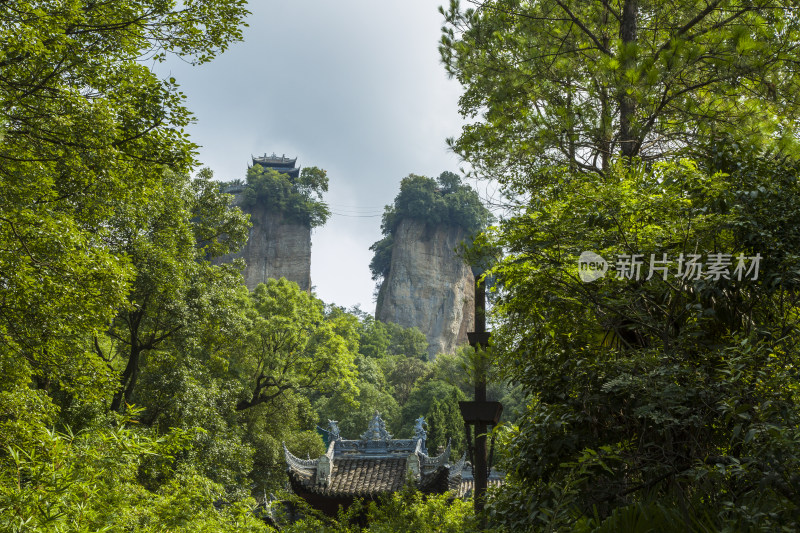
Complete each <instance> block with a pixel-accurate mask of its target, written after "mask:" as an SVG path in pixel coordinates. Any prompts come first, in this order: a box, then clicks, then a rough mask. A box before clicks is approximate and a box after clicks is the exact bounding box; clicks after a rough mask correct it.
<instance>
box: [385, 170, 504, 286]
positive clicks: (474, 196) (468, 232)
mask: <svg viewBox="0 0 800 533" xmlns="http://www.w3.org/2000/svg"><path fill="white" fill-rule="evenodd" d="M406 219H414V220H420V221H422V222H424V223H425V224H426V225H428V226H429V227H435V226H439V225H450V226H456V227H459V228H462V229H463V230H464V234H465V236H466V238H467V239H470V238H471V237H472V236H474V235H475V234H477V233H478V232H479V231H481V230H482V229H483V228H485V227H486V225H487V224H488V223H489V221H490V220H491V213H489V211H488V210H487V209H486V207H484V205H483V203H481V200H480V197H479V196H478V193H477V192H475V190H474V189H473V188H472V187H470V186H469V185H466V184H464V183H462V182H461V178H459V177H458V176H457V175H456V174H454V173H452V172H442V173H441V174H440V175H439V177H438V178H437V179H436V180H433V179H431V178H427V177H425V176H418V175H416V174H410V175H409V176H408V177H405V178H403V180H402V181H401V182H400V192H399V193H398V194H397V196H396V197H395V199H394V205H391V206H386V209H385V211H384V213H383V219H382V222H381V231H383V235H384V237H383V239H381V240H380V241H378V242H376V243H375V244H373V245H372V246H371V247H370V250H372V251H373V252H374V255H373V258H372V261H371V262H370V264H369V268H370V270H371V271H372V278H373V279H375V280H378V279H380V278H382V277H386V275H387V274H388V273H389V268H390V266H391V262H392V246H393V244H394V240H393V237H392V236H393V234H394V232H395V230H396V229H397V227H398V226H399V225H400V223H401V222H402V221H403V220H406Z"/></svg>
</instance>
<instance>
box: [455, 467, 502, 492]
mask: <svg viewBox="0 0 800 533" xmlns="http://www.w3.org/2000/svg"><path fill="white" fill-rule="evenodd" d="M504 480H505V474H503V473H502V472H498V471H497V470H494V469H492V471H491V473H490V474H489V479H487V480H486V485H487V486H488V487H489V488H492V487H499V486H501V485H502V484H503V481H504ZM449 488H450V490H451V491H453V492H455V493H456V496H458V497H459V498H463V497H465V496H470V495H472V493H473V492H475V478H474V477H473V476H472V467H471V466H466V467H464V469H463V470H462V471H461V474H460V475H459V476H452V477H451V478H450V487H449Z"/></svg>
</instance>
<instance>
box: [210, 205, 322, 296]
mask: <svg viewBox="0 0 800 533" xmlns="http://www.w3.org/2000/svg"><path fill="white" fill-rule="evenodd" d="M235 197H236V200H235V201H234V204H235V205H238V206H240V207H241V208H242V210H243V211H244V212H245V213H248V214H249V215H250V222H251V223H252V227H251V228H250V235H249V237H248V239H247V244H246V245H245V246H244V248H242V250H241V251H240V252H239V253H236V254H231V255H227V256H225V257H223V258H221V259H220V261H230V260H232V259H234V258H239V257H241V258H242V259H244V260H245V263H246V264H247V267H246V268H245V270H244V281H245V284H246V285H247V288H248V289H250V290H253V289H254V288H255V287H256V285H258V284H259V283H265V282H266V281H267V279H269V278H275V279H278V278H281V277H284V278H286V279H288V280H289V281H294V282H295V283H297V284H298V285H299V286H300V288H301V289H303V290H304V291H308V290H310V289H311V229H310V228H308V227H306V226H304V225H303V224H298V223H295V222H291V221H288V220H286V219H285V217H284V216H283V214H281V213H276V212H270V211H269V210H268V209H266V208H265V207H264V206H262V205H258V204H256V205H255V206H252V207H244V206H242V205H241V200H242V196H241V193H236V194H235Z"/></svg>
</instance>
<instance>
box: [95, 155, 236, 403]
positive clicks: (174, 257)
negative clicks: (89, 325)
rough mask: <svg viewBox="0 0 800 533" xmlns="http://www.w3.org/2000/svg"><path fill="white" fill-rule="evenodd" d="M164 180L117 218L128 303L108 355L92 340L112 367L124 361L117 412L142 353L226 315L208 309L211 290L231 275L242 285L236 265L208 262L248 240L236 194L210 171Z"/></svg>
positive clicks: (115, 235)
mask: <svg viewBox="0 0 800 533" xmlns="http://www.w3.org/2000/svg"><path fill="white" fill-rule="evenodd" d="M164 182H165V184H164V185H165V186H164V187H163V189H161V190H160V191H153V192H152V193H151V194H150V199H149V202H148V203H147V204H146V205H139V206H120V208H119V209H118V210H117V213H116V214H115V216H114V217H113V218H112V219H111V224H112V235H111V237H112V239H113V248H114V251H115V252H116V253H117V254H119V255H124V256H126V257H127V258H128V259H129V260H130V262H131V266H132V267H133V269H134V281H133V283H132V286H131V292H130V293H129V295H128V302H127V303H126V304H125V305H124V306H123V307H122V308H121V310H120V313H119V314H118V315H117V317H115V319H114V321H113V322H112V326H111V328H110V329H109V331H108V335H109V337H110V338H111V339H112V343H111V348H110V350H109V352H110V353H105V352H106V351H104V350H103V349H102V347H101V344H100V342H97V341H95V343H94V346H95V351H96V352H97V354H98V355H99V356H100V357H101V358H103V359H104V360H106V361H108V362H109V364H110V365H115V364H116V361H115V359H117V358H118V359H119V360H120V361H121V364H122V368H121V370H122V374H121V377H120V382H121V383H120V384H121V388H120V389H119V390H118V391H117V393H116V394H115V395H114V398H113V400H112V402H111V409H112V410H115V411H116V410H119V409H121V408H122V407H124V401H125V400H126V399H127V401H128V402H130V401H133V398H134V391H135V387H136V383H137V380H138V376H139V371H140V366H141V360H142V357H143V356H144V354H146V353H147V352H148V351H151V350H154V349H156V348H158V347H159V346H160V345H161V344H163V343H164V342H165V341H166V340H167V339H169V338H170V337H171V336H172V335H174V334H176V333H178V332H179V331H180V330H181V329H183V328H185V327H187V326H189V325H190V324H194V325H197V324H199V323H201V322H203V321H204V320H205V319H206V318H207V315H209V314H214V313H221V312H224V309H222V308H220V307H217V306H212V305H209V303H210V302H209V301H210V300H212V299H213V298H214V297H213V295H212V294H211V293H212V292H213V291H214V290H215V288H218V287H219V286H224V285H225V283H224V282H222V278H224V277H225V276H227V278H228V279H227V284H228V285H230V284H235V283H238V282H239V278H238V277H237V275H236V273H235V272H234V271H233V270H232V269H231V268H229V267H225V266H213V265H210V264H209V263H208V259H210V258H212V257H214V256H216V255H224V254H226V253H229V252H231V251H235V250H237V249H238V248H239V247H240V246H241V245H242V244H243V243H244V240H245V239H246V227H247V226H246V221H245V218H244V216H243V215H242V212H241V211H239V210H238V209H230V206H229V203H230V200H231V197H230V196H229V195H223V194H221V193H219V192H218V190H217V188H216V186H215V185H214V184H213V182H212V181H211V173H210V171H205V172H203V173H202V175H201V177H199V178H198V179H196V180H194V181H190V180H189V179H188V178H187V177H185V176H179V175H177V174H174V173H169V172H167V173H166V174H165V179H164ZM197 239H200V242H198V241H197ZM215 278H216V279H215ZM212 280H214V281H215V283H214V282H211V281H212ZM112 368H113V366H112Z"/></svg>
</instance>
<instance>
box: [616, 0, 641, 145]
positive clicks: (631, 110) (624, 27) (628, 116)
mask: <svg viewBox="0 0 800 533" xmlns="http://www.w3.org/2000/svg"><path fill="white" fill-rule="evenodd" d="M638 17H639V0H626V2H625V4H624V5H623V6H622V23H621V24H620V27H619V37H620V39H621V40H622V46H623V49H622V50H620V52H621V53H622V54H623V61H622V76H623V78H622V80H621V84H620V87H619V141H620V149H621V151H622V155H623V156H624V157H633V156H635V155H636V154H637V152H638V151H639V150H638V147H639V143H638V142H637V139H636V138H635V132H634V127H633V124H632V122H633V119H634V114H635V113H636V101H635V99H634V98H633V97H632V96H631V95H629V94H628V92H627V89H628V86H629V83H630V82H628V81H626V80H627V76H626V72H627V71H628V70H630V69H632V68H635V67H636V59H635V58H634V57H633V55H632V54H631V51H630V50H629V49H628V47H627V45H628V44H630V43H635V42H636V30H637V22H638Z"/></svg>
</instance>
